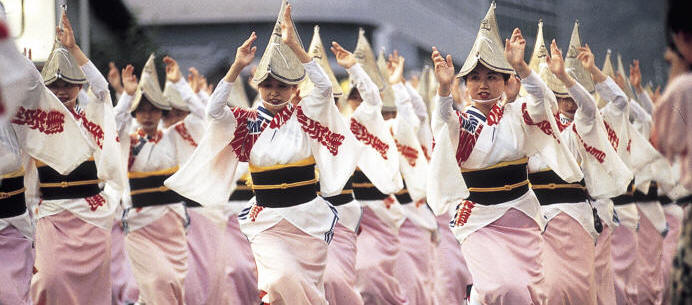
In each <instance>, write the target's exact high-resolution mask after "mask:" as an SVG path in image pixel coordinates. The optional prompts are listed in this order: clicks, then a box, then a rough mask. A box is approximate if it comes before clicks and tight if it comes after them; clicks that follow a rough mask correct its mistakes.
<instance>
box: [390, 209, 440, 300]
mask: <svg viewBox="0 0 692 305" xmlns="http://www.w3.org/2000/svg"><path fill="white" fill-rule="evenodd" d="M399 241H400V242H401V250H400V251H399V257H398V258H397V260H396V268H395V269H394V276H395V277H396V278H397V279H398V280H399V282H400V283H401V286H403V288H404V291H406V296H407V298H408V300H409V303H411V304H421V305H432V304H433V284H434V283H433V278H434V275H435V273H434V272H433V260H434V256H433V255H434V250H433V249H434V246H433V243H432V234H431V233H430V232H429V231H427V230H424V229H422V228H420V227H418V226H416V225H415V224H414V223H413V222H412V221H411V220H410V219H406V221H404V223H403V224H402V225H401V227H400V228H399Z"/></svg>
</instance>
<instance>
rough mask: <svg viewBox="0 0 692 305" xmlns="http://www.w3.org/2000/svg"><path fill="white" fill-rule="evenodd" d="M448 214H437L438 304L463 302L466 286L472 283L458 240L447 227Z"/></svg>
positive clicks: (436, 282) (436, 267) (436, 290)
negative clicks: (438, 239)
mask: <svg viewBox="0 0 692 305" xmlns="http://www.w3.org/2000/svg"><path fill="white" fill-rule="evenodd" d="M449 221H450V218H449V215H448V214H444V215H440V216H437V227H438V230H439V231H438V234H439V237H440V242H439V243H438V244H437V247H436V248H435V274H436V276H435V295H436V297H437V301H438V304H440V305H442V304H464V302H465V300H466V297H467V295H466V287H467V286H468V285H471V284H473V280H472V279H471V273H470V272H469V269H468V268H467V267H466V260H465V259H464V255H463V254H461V247H460V246H459V242H458V241H457V239H456V238H455V237H454V233H452V230H450V229H449Z"/></svg>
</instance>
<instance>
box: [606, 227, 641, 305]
mask: <svg viewBox="0 0 692 305" xmlns="http://www.w3.org/2000/svg"><path fill="white" fill-rule="evenodd" d="M610 253H611V255H612V259H613V261H612V267H613V275H614V278H615V281H614V283H615V300H616V304H618V305H623V304H627V305H630V304H637V275H638V273H637V232H635V231H632V230H631V229H630V228H628V227H627V226H624V225H620V226H618V227H617V228H615V230H613V235H612V238H611V243H610Z"/></svg>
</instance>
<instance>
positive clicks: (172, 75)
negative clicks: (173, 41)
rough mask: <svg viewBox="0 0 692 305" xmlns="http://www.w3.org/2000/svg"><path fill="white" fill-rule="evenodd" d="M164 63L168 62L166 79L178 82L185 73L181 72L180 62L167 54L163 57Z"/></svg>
mask: <svg viewBox="0 0 692 305" xmlns="http://www.w3.org/2000/svg"><path fill="white" fill-rule="evenodd" d="M163 63H164V64H166V80H167V81H170V82H173V83H177V82H178V81H179V80H180V79H181V78H183V74H182V73H181V72H180V66H178V62H177V61H175V59H173V57H170V56H166V57H164V58H163Z"/></svg>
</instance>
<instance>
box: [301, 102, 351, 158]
mask: <svg viewBox="0 0 692 305" xmlns="http://www.w3.org/2000/svg"><path fill="white" fill-rule="evenodd" d="M297 110H298V111H297V118H298V122H299V123H300V127H301V128H302V129H303V131H304V132H305V133H307V134H308V136H310V137H311V138H313V139H314V140H316V141H317V142H319V143H320V144H322V145H324V146H325V147H326V148H327V150H329V152H330V153H331V154H332V155H334V156H336V155H337V154H338V153H339V146H341V144H342V143H343V141H344V139H345V137H344V136H343V135H340V134H338V133H335V132H332V131H331V130H329V128H327V127H326V126H323V125H322V124H320V123H319V122H317V121H314V120H312V119H310V118H309V117H307V116H306V115H305V113H303V108H302V107H300V106H298V107H297Z"/></svg>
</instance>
